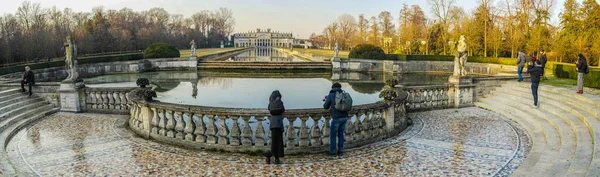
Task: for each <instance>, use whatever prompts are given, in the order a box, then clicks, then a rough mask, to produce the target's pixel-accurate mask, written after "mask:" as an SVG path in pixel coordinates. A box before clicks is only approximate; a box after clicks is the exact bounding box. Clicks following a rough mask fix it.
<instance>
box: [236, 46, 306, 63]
mask: <svg viewBox="0 0 600 177" xmlns="http://www.w3.org/2000/svg"><path fill="white" fill-rule="evenodd" d="M227 61H259V62H303V61H304V60H303V59H301V58H298V57H295V56H292V55H289V54H288V53H286V52H284V51H281V50H278V49H274V48H270V47H257V48H253V49H250V50H248V51H245V52H243V53H241V54H239V55H237V56H234V57H232V58H229V59H227Z"/></svg>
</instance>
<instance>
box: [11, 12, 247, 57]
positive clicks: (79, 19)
mask: <svg viewBox="0 0 600 177" xmlns="http://www.w3.org/2000/svg"><path fill="white" fill-rule="evenodd" d="M234 26H235V19H234V18H233V12H232V11H231V10H230V9H227V8H219V9H216V10H214V11H209V10H202V11H200V12H198V13H195V14H193V15H192V16H190V17H184V16H183V15H181V14H170V13H169V12H167V11H166V10H164V9H162V8H152V9H149V10H146V11H141V12H136V11H133V10H132V9H129V8H123V9H120V10H105V9H104V8H103V7H96V8H93V10H92V11H91V12H74V11H73V10H72V9H70V8H65V9H63V10H60V9H58V8H56V7H52V8H42V7H41V6H40V4H39V3H30V2H27V1H26V2H23V3H22V4H21V5H20V7H19V8H18V9H17V11H16V12H15V13H14V14H5V15H3V16H0V61H1V62H0V64H7V63H21V62H28V61H33V60H34V59H36V58H46V57H48V58H55V57H63V56H64V47H63V44H64V43H65V39H66V36H68V35H71V36H72V37H73V38H74V39H75V41H76V42H77V46H78V53H79V55H85V54H94V53H106V52H119V51H137V50H144V49H145V48H146V47H147V46H149V45H150V44H152V43H156V42H165V43H169V44H173V45H174V46H176V47H177V48H180V49H184V48H189V47H190V45H189V43H190V41H191V40H192V39H194V40H195V41H196V45H197V46H198V47H199V48H206V47H216V46H219V45H220V43H221V41H223V42H227V41H228V40H229V36H231V34H232V33H233V30H234Z"/></svg>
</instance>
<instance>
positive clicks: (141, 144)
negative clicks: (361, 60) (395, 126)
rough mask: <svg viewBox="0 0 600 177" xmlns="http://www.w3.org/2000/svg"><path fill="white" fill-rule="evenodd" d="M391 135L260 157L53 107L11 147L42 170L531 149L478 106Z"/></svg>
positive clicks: (282, 172)
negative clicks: (167, 140) (201, 147)
mask: <svg viewBox="0 0 600 177" xmlns="http://www.w3.org/2000/svg"><path fill="white" fill-rule="evenodd" d="M408 116H409V117H410V118H412V119H413V122H414V125H413V126H411V127H409V129H407V130H406V131H405V132H403V133H402V134H401V135H398V136H396V137H393V138H390V139H387V140H385V141H382V142H378V143H374V144H371V145H367V146H363V147H359V148H354V149H349V150H347V151H346V155H345V156H343V157H327V156H324V155H323V154H313V155H303V156H287V157H285V158H283V159H282V160H283V163H284V164H282V165H268V164H265V162H264V159H263V158H262V157H260V156H250V155H245V154H232V153H217V152H208V151H195V150H186V149H180V148H176V147H173V146H167V145H161V144H159V143H156V142H152V141H148V140H144V139H141V138H139V137H137V136H135V135H133V133H131V132H130V131H129V130H127V128H126V127H125V126H124V123H125V122H126V120H127V118H128V116H121V115H105V114H72V113H57V114H54V115H52V116H50V117H48V118H47V119H45V120H44V121H41V122H39V123H37V124H36V125H34V126H32V127H30V128H28V129H24V130H22V131H21V132H19V133H18V134H17V135H16V136H15V137H14V138H13V139H12V141H11V142H10V143H9V145H8V149H7V150H8V153H9V157H10V159H11V161H12V163H13V164H15V166H16V167H17V168H18V170H19V171H23V172H29V174H30V175H36V174H37V175H41V176H91V175H93V176H106V175H109V176H349V175H350V176H507V175H509V174H510V173H511V172H512V171H513V170H514V169H515V168H516V167H518V165H519V164H520V163H521V162H522V160H523V158H524V154H525V152H527V151H528V149H529V144H530V143H529V140H528V138H527V136H525V135H524V133H523V130H521V129H520V128H519V127H517V126H516V124H514V123H512V122H510V121H508V120H507V119H505V118H502V117H500V116H498V115H497V114H495V113H491V112H488V111H485V110H482V109H479V108H464V109H459V110H455V109H448V110H437V111H429V112H421V113H413V114H409V115H408Z"/></svg>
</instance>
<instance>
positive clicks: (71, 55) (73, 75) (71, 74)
mask: <svg viewBox="0 0 600 177" xmlns="http://www.w3.org/2000/svg"><path fill="white" fill-rule="evenodd" d="M65 68H66V69H67V79H65V80H73V81H74V80H77V79H78V78H79V75H78V74H77V45H75V42H73V39H72V37H71V36H68V37H67V43H66V44H65Z"/></svg>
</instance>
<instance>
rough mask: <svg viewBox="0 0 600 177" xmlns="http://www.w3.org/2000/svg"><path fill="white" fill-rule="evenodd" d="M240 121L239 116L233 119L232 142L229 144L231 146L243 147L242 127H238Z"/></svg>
mask: <svg viewBox="0 0 600 177" xmlns="http://www.w3.org/2000/svg"><path fill="white" fill-rule="evenodd" d="M238 119H239V117H237V116H234V117H231V120H232V121H233V124H232V125H231V142H230V143H229V144H231V145H232V146H239V145H242V141H241V139H240V137H241V132H240V127H239V125H238Z"/></svg>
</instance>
